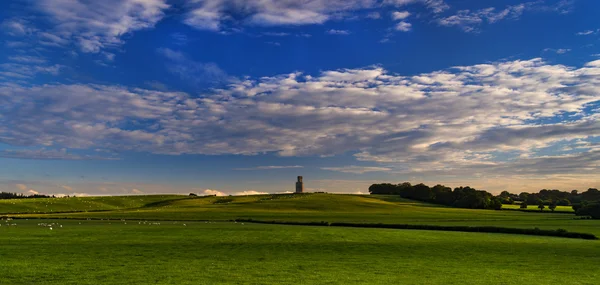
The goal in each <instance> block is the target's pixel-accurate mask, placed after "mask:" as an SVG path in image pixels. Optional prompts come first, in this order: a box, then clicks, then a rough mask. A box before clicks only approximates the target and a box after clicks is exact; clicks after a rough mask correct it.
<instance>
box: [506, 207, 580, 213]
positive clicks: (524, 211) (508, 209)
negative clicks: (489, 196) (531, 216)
mask: <svg viewBox="0 0 600 285" xmlns="http://www.w3.org/2000/svg"><path fill="white" fill-rule="evenodd" d="M497 211H517V212H523V213H538V214H564V215H575V212H567V211H554V212H553V211H539V210H523V209H510V208H502V209H500V210H497Z"/></svg>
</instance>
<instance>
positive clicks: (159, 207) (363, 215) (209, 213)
mask: <svg viewBox="0 0 600 285" xmlns="http://www.w3.org/2000/svg"><path fill="white" fill-rule="evenodd" d="M138 197H140V196H130V197H129V198H127V197H125V198H122V199H142V200H143V198H138ZM141 197H147V198H145V199H146V200H148V201H149V203H147V204H143V203H138V204H136V205H135V206H133V207H131V208H125V207H123V208H120V209H118V210H112V211H102V212H89V211H88V212H76V213H61V214H35V213H34V214H22V215H17V216H20V217H30V218H33V217H45V218H79V219H86V218H99V219H142V220H187V221H191V220H221V221H224V220H232V219H238V218H252V219H258V220H280V221H308V222H310V221H327V222H357V223H388V224H424V225H449V226H462V225H466V226H499V227H517V228H535V227H538V228H540V229H550V230H555V229H559V228H562V229H566V230H568V231H573V232H583V233H592V234H596V235H598V236H600V221H597V220H580V219H577V217H576V216H575V215H569V214H551V213H539V212H535V211H533V212H521V211H492V210H471V209H458V208H451V207H443V206H439V205H433V204H427V203H422V202H416V201H412V200H406V199H402V198H399V197H397V196H385V195H376V196H375V195H374V196H364V195H333V194H303V195H257V196H237V197H197V198H190V197H187V196H167V197H166V199H165V200H163V201H161V200H160V199H161V198H159V196H141ZM68 199H79V200H73V201H77V203H72V204H71V205H72V206H73V207H72V208H70V209H67V208H64V207H62V208H61V210H62V211H67V210H68V211H81V210H86V209H85V208H84V207H83V206H85V205H86V203H85V202H82V201H85V200H86V199H92V198H68ZM94 199H97V200H96V202H98V203H99V202H101V201H102V199H115V198H114V197H94ZM57 200H60V199H57ZM18 202H20V201H16V202H15V203H17V204H18ZM25 202H28V201H25ZM139 202H142V201H139ZM28 203H33V202H28ZM37 203H39V205H38V206H36V208H38V209H39V208H42V209H43V208H44V207H45V206H44V205H43V204H44V203H45V202H44V201H39V202H37ZM102 204H104V203H102ZM142 204H143V205H142ZM14 206H17V205H9V207H0V214H1V213H8V212H15V210H14V208H11V207H14ZM48 206H49V208H48V209H50V210H53V211H54V212H56V211H58V210H57V208H52V206H53V205H48Z"/></svg>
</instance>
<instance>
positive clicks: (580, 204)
mask: <svg viewBox="0 0 600 285" xmlns="http://www.w3.org/2000/svg"><path fill="white" fill-rule="evenodd" d="M369 193H371V194H388V195H399V196H400V197H403V198H407V199H412V200H418V201H423V202H429V203H434V204H440V205H447V206H454V207H459V208H469V209H496V210H499V209H501V208H502V204H515V203H518V204H520V208H521V209H526V208H527V207H528V206H533V207H537V208H538V209H540V211H543V210H544V209H546V208H548V209H549V210H550V211H554V210H555V209H556V207H557V206H573V210H575V213H576V214H577V215H579V216H590V217H592V218H593V219H600V191H598V189H596V188H589V189H588V190H587V191H585V192H582V193H579V191H578V190H572V191H570V192H567V191H560V190H547V189H542V190H540V192H538V193H527V192H523V193H520V194H518V195H517V194H512V193H510V192H508V191H502V192H501V193H500V194H499V195H497V196H494V195H492V194H491V193H489V192H487V191H484V190H477V189H474V188H471V187H469V186H467V187H462V186H461V187H457V188H454V190H453V189H452V188H450V187H447V186H444V185H439V184H438V185H435V186H433V187H429V186H427V185H425V184H423V183H420V184H417V185H412V184H410V183H409V182H404V183H400V184H390V183H381V184H373V185H371V186H370V187H369Z"/></svg>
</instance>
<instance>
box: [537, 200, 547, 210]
mask: <svg viewBox="0 0 600 285" xmlns="http://www.w3.org/2000/svg"><path fill="white" fill-rule="evenodd" d="M545 208H546V206H544V202H542V201H541V200H540V202H539V205H538V209H540V211H543V210H544V209H545Z"/></svg>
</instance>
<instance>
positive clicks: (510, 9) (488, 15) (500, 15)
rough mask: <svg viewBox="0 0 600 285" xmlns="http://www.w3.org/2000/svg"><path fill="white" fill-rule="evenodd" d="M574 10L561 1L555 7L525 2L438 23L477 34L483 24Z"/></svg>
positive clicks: (462, 12) (465, 13)
mask: <svg viewBox="0 0 600 285" xmlns="http://www.w3.org/2000/svg"><path fill="white" fill-rule="evenodd" d="M571 8H572V3H567V2H566V1H561V2H559V3H557V4H554V5H546V4H545V3H544V2H543V1H532V2H525V3H521V4H516V5H509V6H506V7H505V8H504V9H502V10H498V9H496V8H495V7H489V8H484V9H479V10H476V11H471V10H460V11H458V12H457V13H456V14H454V15H451V16H446V17H440V18H437V19H436V21H437V23H438V24H439V25H441V26H447V27H450V26H457V27H460V28H461V29H462V30H463V31H465V32H477V31H478V28H479V26H480V25H481V24H483V23H485V22H487V23H488V24H494V23H497V22H499V21H501V20H506V19H511V20H515V19H519V18H520V17H521V16H522V15H523V13H524V12H526V11H534V12H535V11H537V12H540V11H541V12H558V13H561V14H564V13H568V12H569V11H570V9H571Z"/></svg>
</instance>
